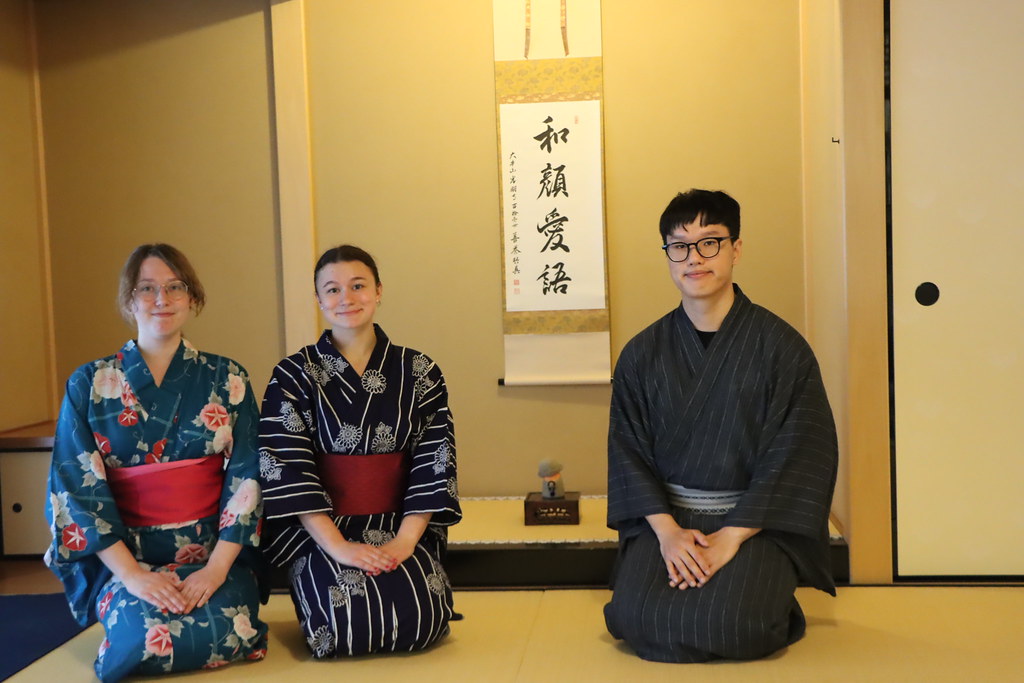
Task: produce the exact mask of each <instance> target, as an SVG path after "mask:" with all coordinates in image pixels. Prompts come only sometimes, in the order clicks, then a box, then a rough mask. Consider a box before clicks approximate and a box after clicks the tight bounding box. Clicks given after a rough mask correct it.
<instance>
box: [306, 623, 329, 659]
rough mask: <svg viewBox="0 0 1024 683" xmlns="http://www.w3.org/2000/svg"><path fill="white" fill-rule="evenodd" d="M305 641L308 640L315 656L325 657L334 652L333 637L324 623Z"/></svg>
mask: <svg viewBox="0 0 1024 683" xmlns="http://www.w3.org/2000/svg"><path fill="white" fill-rule="evenodd" d="M307 641H308V642H309V649H310V650H312V651H313V653H314V654H315V655H316V656H317V657H326V656H327V655H329V654H331V653H332V652H334V638H333V637H332V634H331V630H330V629H329V628H328V627H327V625H326V624H324V625H323V626H321V627H320V628H318V629H317V630H316V631H315V632H314V633H313V635H311V636H310V637H309V638H308V639H307Z"/></svg>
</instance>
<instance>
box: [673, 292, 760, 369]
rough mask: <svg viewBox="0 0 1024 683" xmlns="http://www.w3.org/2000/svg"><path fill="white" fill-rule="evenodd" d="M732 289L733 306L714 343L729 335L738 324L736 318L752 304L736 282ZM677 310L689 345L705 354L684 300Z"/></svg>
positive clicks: (681, 329)
mask: <svg viewBox="0 0 1024 683" xmlns="http://www.w3.org/2000/svg"><path fill="white" fill-rule="evenodd" d="M732 291H733V295H734V299H733V302H732V306H730V307H729V312H728V313H726V314H725V318H723V319H722V324H721V325H720V326H719V327H718V330H717V331H716V333H715V339H713V340H712V341H711V343H712V344H714V343H715V340H717V339H718V338H719V337H725V336H728V333H729V331H730V330H731V329H732V328H733V327H735V326H736V319H737V318H739V317H742V315H743V311H744V310H745V309H746V308H747V307H748V306H750V299H748V298H747V295H746V294H744V293H743V290H741V289H740V286H739V285H738V284H736V283H735V282H734V283H733V284H732ZM676 311H677V313H678V315H677V316H676V320H677V323H678V327H679V331H680V332H681V333H682V335H683V338H684V339H686V340H687V342H686V344H687V347H693V349H692V350H693V351H698V352H699V353H701V354H703V351H704V345H703V344H701V342H700V338H699V337H698V336H697V328H696V327H694V326H693V321H692V320H690V316H688V315H687V314H686V309H684V308H683V304H682V302H680V303H679V308H677V309H676ZM709 348H710V347H709Z"/></svg>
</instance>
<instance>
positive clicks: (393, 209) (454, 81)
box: [307, 0, 804, 495]
mask: <svg viewBox="0 0 1024 683" xmlns="http://www.w3.org/2000/svg"><path fill="white" fill-rule="evenodd" d="M307 8H308V9H307V13H308V14H307V30H308V31H309V35H308V39H309V65H310V67H309V68H310V101H311V117H312V130H313V145H312V150H313V152H312V154H313V169H314V183H315V187H316V195H315V207H316V219H317V234H318V239H319V242H320V246H321V247H325V246H328V245H331V244H334V243H337V242H341V241H351V242H354V243H357V244H360V245H361V246H364V247H365V248H367V249H368V250H370V251H371V252H372V253H374V254H375V255H376V256H377V257H378V258H379V260H380V265H381V269H382V278H383V281H384V301H385V304H384V308H383V310H382V311H381V314H380V322H381V323H382V324H383V325H384V327H385V328H386V329H387V331H388V332H389V334H390V335H391V336H392V337H393V338H394V339H395V340H396V341H397V342H398V343H402V344H407V345H409V346H413V347H416V348H419V349H421V350H423V351H426V352H427V353H428V354H430V355H432V356H433V357H434V358H435V359H436V360H437V361H438V363H439V364H440V365H441V367H442V368H443V369H444V370H445V373H446V376H447V379H448V383H449V389H450V391H451V394H452V405H453V409H454V413H455V416H456V424H457V428H458V436H459V449H460V463H459V464H460V479H461V487H462V491H463V493H464V494H466V495H516V494H521V493H522V492H524V491H526V490H528V489H530V488H531V487H533V488H535V487H536V477H535V468H536V463H537V461H538V460H539V459H541V458H544V457H550V456H554V457H558V458H559V459H561V460H562V461H563V462H564V463H565V464H566V477H567V480H568V485H569V487H570V488H572V489H580V490H582V491H583V492H584V493H601V492H604V491H605V488H606V463H605V457H606V454H605V439H606V430H607V413H608V399H609V395H610V389H609V387H607V386H604V387H541V388H518V387H517V388H499V387H498V386H497V380H498V378H499V377H501V374H502V371H503V359H502V337H501V335H502V329H501V289H500V260H499V259H500V238H499V228H498V218H499V216H498V162H497V152H496V139H495V136H496V122H495V107H494V79H493V67H492V64H493V57H492V52H491V50H492V41H491V7H490V3H489V2H479V1H474V2H469V1H468V0H463V1H461V2H445V3H435V2H427V1H426V0H417V1H410V0H402V1H401V2H399V1H398V0H391V1H385V2H375V3H361V2H359V3H357V2H344V3H341V2H327V1H326V0H319V1H313V2H308V4H307ZM603 13H604V14H603V21H602V24H603V41H604V66H605V103H606V107H605V156H606V182H607V195H606V196H607V242H608V254H609V256H608V268H609V284H610V300H611V315H612V340H613V344H612V346H613V353H614V354H615V355H617V354H618V351H619V349H621V347H622V345H623V344H624V343H625V342H626V341H627V340H628V339H629V338H630V337H631V336H633V335H634V334H636V333H637V332H638V331H639V330H640V329H642V328H643V327H644V326H646V325H647V324H649V323H650V322H652V321H653V320H654V319H656V318H657V317H659V316H661V315H663V314H664V313H665V312H666V311H668V310H669V309H670V308H671V307H673V306H674V305H676V304H677V303H678V294H677V292H676V290H675V289H674V287H673V286H672V284H671V282H670V280H669V279H668V276H667V271H666V268H665V265H664V263H663V261H664V258H663V256H662V255H661V252H660V250H659V249H658V247H659V245H660V241H659V237H658V233H657V217H658V215H659V214H660V212H661V209H662V208H663V207H664V205H665V204H666V203H667V202H668V200H669V199H670V198H671V197H672V195H673V194H674V193H675V192H677V191H679V190H682V189H686V188H688V187H690V186H706V187H714V188H723V189H726V190H728V191H730V192H732V193H734V194H735V196H736V197H737V198H738V199H739V200H740V201H741V203H742V204H743V205H744V207H745V210H744V233H743V237H744V243H745V245H746V247H745V248H746V251H745V254H744V261H743V263H742V264H741V266H740V268H739V270H738V280H739V282H740V283H741V284H742V286H743V287H744V288H745V290H746V291H747V292H748V293H749V294H750V295H751V297H752V298H753V299H754V300H755V301H758V302H760V303H762V304H764V305H766V306H768V307H770V308H772V309H773V310H775V311H777V312H778V313H779V314H780V315H782V316H783V317H785V318H786V319H788V320H789V321H790V322H792V323H793V324H794V325H795V326H796V327H798V328H799V329H803V327H804V313H803V256H802V234H801V223H802V216H801V176H800V104H799V101H800V84H799V57H800V54H799V47H798V45H799V44H798V30H799V23H798V3H797V2H796V0H793V1H792V2H772V3H764V2H758V1H754V0H751V1H749V2H734V3H729V6H728V7H725V6H723V4H722V3H696V2H686V3H683V2H675V1H671V2H669V1H662V2H653V1H646V2H637V1H636V0H633V1H630V2H627V1H625V0H621V1H615V0H605V2H604V3H603Z"/></svg>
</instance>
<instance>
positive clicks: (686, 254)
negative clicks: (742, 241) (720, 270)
mask: <svg viewBox="0 0 1024 683" xmlns="http://www.w3.org/2000/svg"><path fill="white" fill-rule="evenodd" d="M731 239H732V237H704V238H701V239H699V240H697V241H696V242H669V243H668V244H663V245H661V248H662V250H663V251H664V252H665V255H666V256H668V258H669V260H670V261H675V262H676V263H682V262H683V261H685V260H686V259H688V258H690V247H693V248H694V249H696V250H697V253H698V254H700V255H701V256H702V257H703V258H714V257H716V256H718V252H719V251H721V250H722V242H723V241H724V240H731Z"/></svg>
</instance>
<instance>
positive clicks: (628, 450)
mask: <svg viewBox="0 0 1024 683" xmlns="http://www.w3.org/2000/svg"><path fill="white" fill-rule="evenodd" d="M637 346H638V344H637V343H636V340H634V341H633V342H631V343H630V344H628V345H627V346H626V347H625V348H624V349H623V351H622V354H621V355H620V356H619V361H618V363H616V365H615V379H614V382H613V386H612V402H611V412H610V415H609V422H608V526H609V527H611V528H612V529H618V530H619V531H620V532H624V533H630V532H632V531H633V530H635V529H636V528H638V526H639V523H640V522H643V521H644V517H645V516H647V515H651V514H658V513H670V512H671V507H670V506H669V504H668V501H667V499H666V497H665V490H664V486H663V485H662V483H661V479H660V477H659V476H658V475H657V474H656V470H655V468H654V464H653V463H654V459H653V444H652V441H651V436H650V432H649V426H650V423H651V416H650V415H649V414H648V412H649V408H648V403H647V401H646V400H645V399H644V396H643V390H644V386H643V380H642V378H641V377H640V372H641V369H640V367H639V365H638V363H637V358H638V356H640V355H641V351H640V350H639V349H638V348H637ZM666 409H667V407H666Z"/></svg>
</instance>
